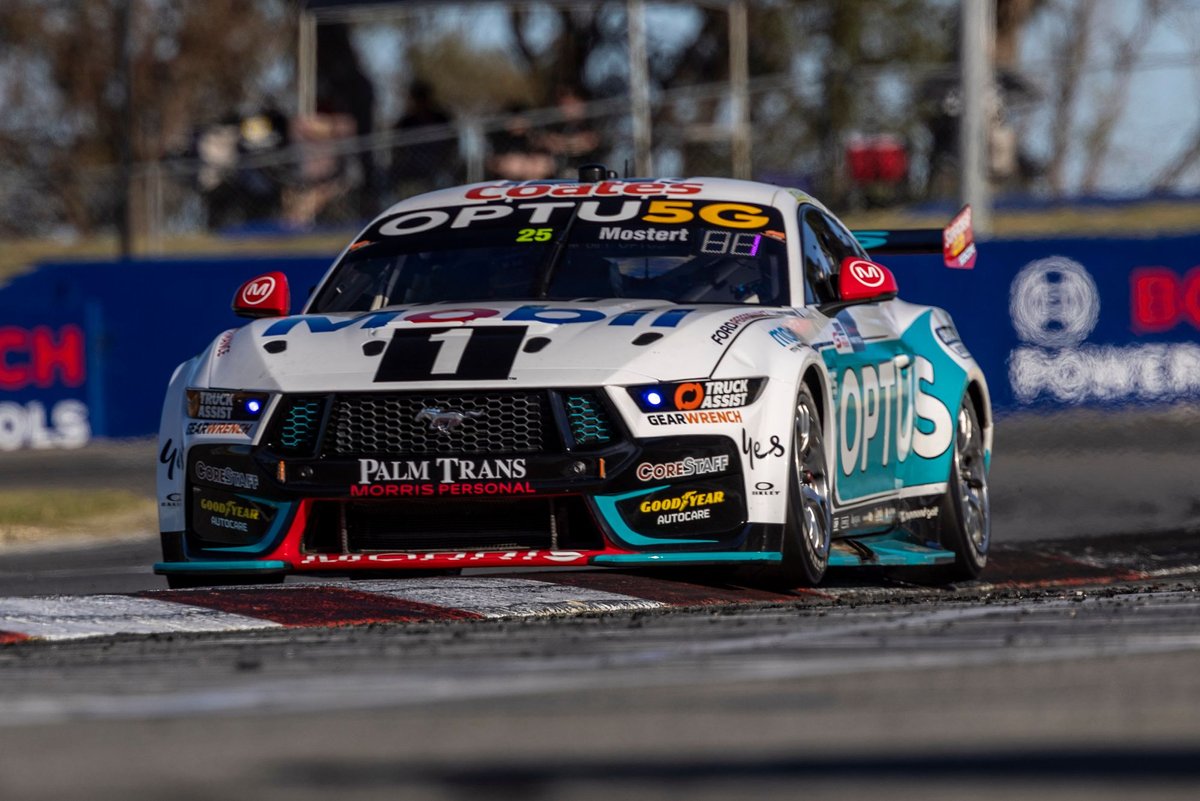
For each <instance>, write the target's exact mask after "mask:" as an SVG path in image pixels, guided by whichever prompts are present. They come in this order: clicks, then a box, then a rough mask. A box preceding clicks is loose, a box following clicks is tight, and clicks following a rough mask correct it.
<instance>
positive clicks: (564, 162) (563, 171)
mask: <svg viewBox="0 0 1200 801" xmlns="http://www.w3.org/2000/svg"><path fill="white" fill-rule="evenodd" d="M554 94H555V104H556V105H557V106H558V110H559V112H560V113H561V114H562V115H563V121H562V122H560V123H558V124H557V125H553V126H551V127H550V129H549V130H548V131H547V132H546V134H545V135H544V137H543V139H542V142H543V144H544V145H545V147H546V149H547V150H549V151H550V153H551V154H552V155H554V157H555V159H556V160H557V162H558V165H557V166H558V173H559V175H560V176H562V177H564V178H569V177H571V176H572V175H573V174H574V170H575V169H576V168H578V167H579V165H580V164H587V163H589V162H597V161H600V160H601V159H600V134H598V133H597V132H596V130H595V129H594V128H592V126H591V121H590V120H588V118H587V96H586V95H585V94H584V92H583V90H582V89H580V88H579V87H577V86H575V85H573V84H569V83H564V84H559V85H558V87H557V88H556V89H555V92H554Z"/></svg>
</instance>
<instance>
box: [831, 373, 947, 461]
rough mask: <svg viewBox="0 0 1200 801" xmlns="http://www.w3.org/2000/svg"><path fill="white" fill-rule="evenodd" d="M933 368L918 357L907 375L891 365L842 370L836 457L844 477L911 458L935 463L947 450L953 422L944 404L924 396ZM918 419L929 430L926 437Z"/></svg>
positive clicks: (931, 396) (929, 396) (930, 380)
mask: <svg viewBox="0 0 1200 801" xmlns="http://www.w3.org/2000/svg"><path fill="white" fill-rule="evenodd" d="M933 382H934V369H933V363H932V362H930V361H929V360H928V359H926V358H924V357H921V356H918V357H916V359H915V361H914V363H913V368H912V369H911V370H897V369H896V366H895V365H894V364H893V363H890V362H884V363H882V364H878V365H864V366H863V367H861V368H858V369H851V370H846V371H844V372H843V373H842V375H841V378H840V379H839V386H840V391H839V397H838V430H839V443H838V455H839V456H840V457H841V467H842V473H843V474H844V475H847V476H849V475H852V474H854V473H855V472H859V473H866V472H868V471H870V470H872V469H877V468H880V467H887V466H888V465H889V463H891V464H893V465H894V464H899V463H903V462H904V461H905V460H906V459H908V457H909V454H910V453H913V452H915V453H916V454H917V456H920V457H921V458H923V459H936V458H937V457H938V456H941V455H942V454H943V453H945V452H946V450H947V449H948V448H949V447H950V444H951V442H952V440H953V437H954V421H953V418H952V417H951V415H950V410H949V409H948V408H947V407H946V404H944V403H942V402H941V401H940V400H938V399H937V398H936V397H934V396H933V395H930V394H929V393H927V392H925V391H924V390H923V389H922V388H921V385H922V383H928V384H933ZM917 418H920V419H922V420H925V421H927V422H928V423H929V424H930V425H929V426H926V428H930V427H931V428H932V430H930V431H924V430H922V429H921V428H920V427H918V426H917Z"/></svg>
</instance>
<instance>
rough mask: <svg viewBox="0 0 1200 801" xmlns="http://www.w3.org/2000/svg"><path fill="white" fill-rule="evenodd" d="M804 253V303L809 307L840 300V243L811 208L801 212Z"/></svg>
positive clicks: (820, 215) (821, 217)
mask: <svg viewBox="0 0 1200 801" xmlns="http://www.w3.org/2000/svg"><path fill="white" fill-rule="evenodd" d="M800 214H801V218H800V225H801V237H803V239H802V242H801V244H802V249H803V252H804V302H805V303H806V304H808V305H814V304H817V305H819V304H822V303H832V302H833V301H835V300H837V286H836V284H835V283H834V276H835V274H836V273H837V267H838V265H839V264H840V263H841V256H840V255H839V251H840V250H841V249H840V248H838V247H837V240H836V239H835V238H834V236H833V234H832V233H831V232H830V231H829V226H828V224H827V223H826V222H825V217H824V216H823V215H822V214H821V213H820V212H819V211H818V210H817V209H815V208H813V207H811V206H809V207H806V208H802V209H801V211H800Z"/></svg>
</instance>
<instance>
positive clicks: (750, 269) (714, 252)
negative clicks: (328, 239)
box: [309, 198, 788, 313]
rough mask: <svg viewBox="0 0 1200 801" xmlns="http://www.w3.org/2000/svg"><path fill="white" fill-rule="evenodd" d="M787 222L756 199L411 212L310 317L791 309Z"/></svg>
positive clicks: (359, 244)
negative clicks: (433, 309)
mask: <svg viewBox="0 0 1200 801" xmlns="http://www.w3.org/2000/svg"><path fill="white" fill-rule="evenodd" d="M784 238H785V237H784V226H783V220H782V217H781V215H780V213H779V211H778V210H777V209H774V208H770V207H764V206H759V205H755V204H750V203H740V202H727V201H698V200H652V199H637V200H630V199H628V198H622V199H604V200H591V199H589V200H582V201H575V200H559V199H556V200H554V201H549V202H529V203H523V202H514V203H488V204H477V205H471V206H457V207H447V208H441V209H424V210H421V211H411V212H403V213H401V214H398V215H395V216H392V217H388V218H384V219H382V220H380V221H379V222H377V223H375V224H373V225H372V226H371V227H370V228H369V229H368V230H367V231H366V232H365V233H364V234H363V236H362V237H360V238H359V239H358V240H357V241H356V242H355V243H354V244H353V245H351V248H350V250H349V251H348V252H347V253H346V255H345V256H344V257H343V258H342V260H341V261H340V262H339V263H338V266H337V268H336V270H335V271H334V273H333V275H332V276H331V277H330V279H329V281H328V282H326V284H325V285H324V287H322V289H321V291H320V293H319V294H318V295H317V297H316V299H315V300H314V302H313V304H312V307H311V308H310V310H309V311H311V312H314V313H323V312H343V311H371V310H374V309H381V308H384V307H386V306H395V305H401V304H415V303H437V302H442V301H453V302H460V301H469V300H488V299H499V300H527V299H531V298H549V299H554V300H572V299H578V298H646V299H658V300H665V301H671V302H675V303H744V304H757V305H766V306H782V305H787V304H788V286H787V255H786V248H785V246H784Z"/></svg>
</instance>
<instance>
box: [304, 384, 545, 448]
mask: <svg viewBox="0 0 1200 801" xmlns="http://www.w3.org/2000/svg"><path fill="white" fill-rule="evenodd" d="M550 419H551V418H550V415H549V413H548V412H547V409H546V397H545V394H544V393H541V392H507V393H496V392H479V393H469V394H451V393H447V394H433V393H429V394H423V393H422V394H402V395H401V394H369V395H367V394H364V395H339V396H337V398H336V399H335V401H334V405H333V412H332V415H331V416H330V420H329V427H328V429H327V433H326V435H325V452H326V453H330V454H336V455H351V454H362V453H414V454H422V453H456V454H459V453H463V454H477V453H536V452H540V451H543V450H546V447H547V444H548V443H547V442H546V437H547V433H546V430H545V429H546V428H547V426H548V425H549V422H550Z"/></svg>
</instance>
